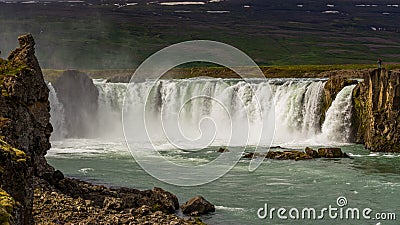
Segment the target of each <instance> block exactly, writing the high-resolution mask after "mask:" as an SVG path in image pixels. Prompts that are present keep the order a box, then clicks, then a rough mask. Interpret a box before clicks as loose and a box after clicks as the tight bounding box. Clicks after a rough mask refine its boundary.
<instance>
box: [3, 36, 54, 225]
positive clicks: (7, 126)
mask: <svg viewBox="0 0 400 225" xmlns="http://www.w3.org/2000/svg"><path fill="white" fill-rule="evenodd" d="M18 41H19V45H20V47H19V48H17V49H15V50H14V51H12V52H11V53H10V56H9V57H8V60H2V59H0V89H1V95H0V139H1V146H0V157H1V162H0V177H1V179H0V188H1V189H3V190H4V191H5V192H7V193H8V194H9V195H10V197H12V198H13V199H14V200H15V202H16V204H15V207H13V209H12V210H11V216H12V218H13V222H14V223H15V224H33V217H32V200H33V186H32V185H33V176H34V175H36V176H39V177H40V176H43V175H45V174H47V173H52V171H53V168H52V167H51V166H49V165H48V164H47V162H46V160H45V158H44V156H45V154H46V152H47V150H48V149H49V148H50V142H49V137H50V134H51V132H52V126H51V124H50V122H49V118H50V113H49V110H50V106H49V105H50V104H49V102H48V94H49V90H48V88H47V86H46V84H45V82H44V79H43V75H42V72H41V69H40V66H39V63H38V61H37V59H36V57H35V48H34V46H35V42H34V40H33V37H32V35H30V34H28V35H24V36H21V37H19V38H18Z"/></svg>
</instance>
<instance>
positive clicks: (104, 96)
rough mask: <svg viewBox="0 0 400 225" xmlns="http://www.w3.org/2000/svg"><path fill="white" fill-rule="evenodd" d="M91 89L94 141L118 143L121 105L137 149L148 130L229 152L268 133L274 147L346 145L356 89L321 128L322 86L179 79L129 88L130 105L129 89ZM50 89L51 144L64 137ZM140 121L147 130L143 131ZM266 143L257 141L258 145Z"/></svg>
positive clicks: (101, 85) (347, 91)
mask: <svg viewBox="0 0 400 225" xmlns="http://www.w3.org/2000/svg"><path fill="white" fill-rule="evenodd" d="M94 84H95V85H96V87H97V89H98V90H99V98H98V115H97V116H98V117H97V119H96V120H97V121H98V122H97V124H94V125H93V126H95V130H96V132H97V133H96V136H97V137H99V138H110V139H115V138H122V137H123V133H122V123H121V121H122V109H123V104H124V100H125V101H126V104H128V105H129V107H131V109H132V110H130V111H129V112H130V114H129V115H126V118H124V119H126V121H128V122H130V123H131V124H132V127H134V128H133V129H137V133H135V136H137V140H138V141H147V140H148V139H147V134H146V132H144V130H147V131H149V132H152V134H151V138H152V139H153V140H157V141H158V142H159V143H161V144H162V143H167V142H168V141H171V140H174V142H176V143H180V140H181V139H190V140H199V141H201V140H202V136H206V137H207V138H208V139H213V143H212V144H214V145H223V144H227V143H226V140H228V139H233V142H231V143H229V144H231V145H241V144H246V143H247V144H258V143H257V140H258V138H257V131H260V130H261V129H264V130H267V134H264V135H272V133H268V132H272V131H271V130H272V127H273V126H275V128H276V129H275V133H274V135H275V136H274V137H275V139H274V143H273V144H274V145H294V146H296V145H297V146H304V145H325V144H329V143H332V142H334V143H339V142H340V143H343V142H348V140H349V137H350V132H351V110H352V109H351V107H352V103H351V92H352V89H353V88H354V85H353V86H348V87H345V88H343V90H342V91H340V92H339V93H338V95H337V97H336V99H335V100H334V101H333V103H332V106H331V107H330V108H329V110H328V111H327V113H326V120H325V121H324V123H323V124H321V121H320V118H321V114H322V102H323V97H324V85H325V80H323V79H267V80H256V79H254V80H251V81H250V82H245V81H242V80H238V79H183V80H160V81H157V82H156V83H154V84H153V82H151V81H146V82H141V83H135V84H130V85H132V86H130V88H129V93H130V94H129V95H128V96H129V97H128V98H127V99H125V96H126V91H127V88H128V85H129V84H126V83H106V82H105V81H103V80H95V82H94ZM153 85H154V86H153ZM49 89H50V97H49V99H50V102H51V108H52V111H51V115H52V119H51V122H52V124H53V126H54V127H55V132H54V134H53V136H54V137H63V134H65V131H64V128H63V124H64V120H63V116H62V115H63V107H62V104H60V103H59V102H58V100H57V96H56V93H55V92H54V89H53V88H52V86H51V84H49ZM146 93H149V95H148V96H146ZM256 97H257V98H258V99H257V98H256ZM145 104H146V105H145ZM144 106H145V107H144ZM272 106H274V107H272ZM258 107H259V108H258ZM144 108H145V109H146V110H145V112H144V110H143V109H144ZM258 109H261V110H258ZM273 109H274V110H273ZM272 115H275V117H272ZM145 119H146V121H148V123H147V124H146V127H143V126H144V125H143V120H145ZM263 122H264V123H263ZM161 125H162V126H163V127H162V126H161ZM165 128H168V129H165ZM232 130H234V131H235V132H236V133H243V135H245V136H244V137H247V136H246V135H247V134H248V140H244V139H245V138H232ZM204 131H205V132H204ZM165 132H166V133H167V134H168V135H167V136H168V140H167V139H166V135H165ZM207 138H205V139H204V141H205V140H206V139H207ZM208 139H207V140H208ZM242 139H243V140H242ZM246 141H248V142H246ZM268 143H269V142H268V140H264V139H263V138H262V139H261V143H260V144H261V145H267V144H268ZM199 146H200V145H199Z"/></svg>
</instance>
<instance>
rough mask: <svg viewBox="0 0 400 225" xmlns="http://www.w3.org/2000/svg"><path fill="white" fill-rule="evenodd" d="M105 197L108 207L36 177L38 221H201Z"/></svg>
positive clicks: (81, 222) (169, 222)
mask: <svg viewBox="0 0 400 225" xmlns="http://www.w3.org/2000/svg"><path fill="white" fill-rule="evenodd" d="M125 192H127V190H125ZM105 199H106V200H105V203H106V204H104V206H105V207H103V206H99V205H92V204H90V203H88V201H87V200H84V199H82V198H80V197H77V198H74V197H71V196H70V195H66V194H64V193H62V192H61V191H60V190H57V189H56V188H55V187H53V186H52V185H50V184H49V183H48V182H46V181H44V180H42V179H38V178H35V195H34V202H33V203H34V213H33V214H34V219H35V224H100V225H105V224H112V225H114V224H115V225H117V224H163V225H170V224H182V225H187V224H199V223H198V222H199V221H198V220H196V219H193V218H185V219H184V218H179V217H178V216H176V215H175V214H168V213H165V212H162V211H153V210H152V209H151V207H149V206H147V205H143V206H140V207H137V208H130V209H120V207H119V206H123V205H124V204H121V199H116V198H113V197H107V198H105ZM116 200H117V201H116Z"/></svg>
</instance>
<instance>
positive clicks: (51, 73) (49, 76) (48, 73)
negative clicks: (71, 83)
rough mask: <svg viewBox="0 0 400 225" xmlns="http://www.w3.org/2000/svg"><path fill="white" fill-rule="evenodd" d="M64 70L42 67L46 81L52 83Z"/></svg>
mask: <svg viewBox="0 0 400 225" xmlns="http://www.w3.org/2000/svg"><path fill="white" fill-rule="evenodd" d="M63 72H64V70H52V69H42V73H43V76H44V77H45V78H46V80H47V81H50V82H51V83H54V82H55V81H56V80H57V78H58V77H59V76H60V75H61V74H62V73H63Z"/></svg>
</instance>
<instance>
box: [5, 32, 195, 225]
mask: <svg viewBox="0 0 400 225" xmlns="http://www.w3.org/2000/svg"><path fill="white" fill-rule="evenodd" d="M18 40H19V44H20V47H19V48H17V49H16V50H14V51H12V52H11V54H10V56H9V57H8V60H3V59H0V93H1V95H0V224H10V223H11V224H24V225H30V224H34V223H39V224H60V223H69V224H78V223H80V224H126V223H128V224H129V223H134V224H145V223H148V224H155V223H158V224H199V223H201V222H200V221H199V220H198V219H182V218H179V217H177V216H176V215H174V213H175V210H177V209H179V203H178V200H177V197H176V196H175V195H173V194H172V193H170V192H167V191H165V190H163V189H161V188H154V189H152V190H146V191H141V190H136V189H131V188H119V189H111V188H107V187H104V186H100V185H92V184H89V183H87V182H83V181H79V180H76V179H70V178H65V177H64V175H63V174H62V173H61V172H60V171H57V170H55V169H54V168H53V167H51V166H50V165H49V164H47V161H46V159H45V157H44V156H45V155H46V153H47V150H48V149H49V148H50V142H49V138H50V134H51V132H52V126H51V124H50V122H49V121H50V120H49V119H50V113H49V111H50V104H49V101H48V95H49V90H48V88H47V86H46V83H45V81H44V79H43V75H42V72H41V69H40V66H39V63H38V61H37V59H36V57H35V48H34V46H35V42H34V40H33V37H32V35H30V34H28V35H24V36H21V37H19V38H18ZM34 193H35V198H34ZM33 212H34V213H33Z"/></svg>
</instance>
